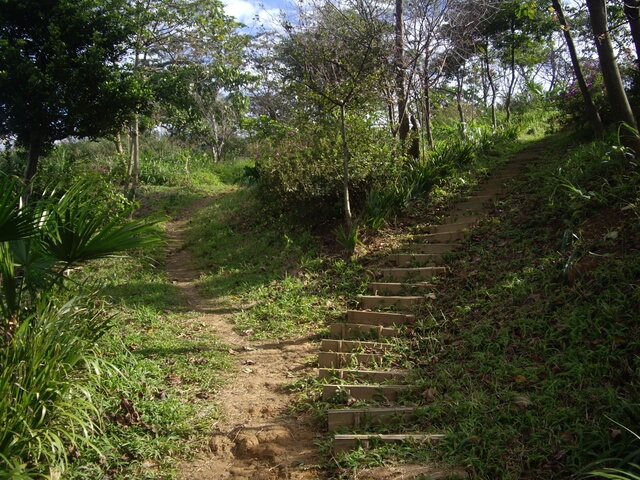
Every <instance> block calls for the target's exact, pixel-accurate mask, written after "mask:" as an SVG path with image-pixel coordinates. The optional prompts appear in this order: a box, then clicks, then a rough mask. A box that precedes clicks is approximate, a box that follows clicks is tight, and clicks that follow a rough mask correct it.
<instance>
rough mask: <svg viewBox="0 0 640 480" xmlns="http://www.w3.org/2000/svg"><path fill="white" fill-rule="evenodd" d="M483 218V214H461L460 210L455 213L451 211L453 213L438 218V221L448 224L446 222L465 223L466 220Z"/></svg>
mask: <svg viewBox="0 0 640 480" xmlns="http://www.w3.org/2000/svg"><path fill="white" fill-rule="evenodd" d="M483 218H485V216H484V215H463V214H461V213H460V212H458V213H456V212H453V214H450V215H447V216H446V217H443V218H442V219H441V220H440V223H442V224H448V223H467V222H471V223H473V222H476V223H477V222H479V221H480V220H482V219H483Z"/></svg>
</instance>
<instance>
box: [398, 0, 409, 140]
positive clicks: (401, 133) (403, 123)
mask: <svg viewBox="0 0 640 480" xmlns="http://www.w3.org/2000/svg"><path fill="white" fill-rule="evenodd" d="M395 17H396V25H395V67H396V96H397V102H398V138H399V139H400V140H401V141H405V140H406V139H407V137H408V136H409V129H410V125H409V115H408V113H407V103H408V102H407V91H406V90H407V88H406V85H405V76H406V67H405V59H404V4H403V0H396V10H395Z"/></svg>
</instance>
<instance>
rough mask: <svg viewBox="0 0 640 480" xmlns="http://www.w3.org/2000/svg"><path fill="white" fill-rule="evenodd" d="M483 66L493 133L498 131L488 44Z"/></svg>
mask: <svg viewBox="0 0 640 480" xmlns="http://www.w3.org/2000/svg"><path fill="white" fill-rule="evenodd" d="M484 64H485V70H486V74H487V82H488V83H489V88H490V89H491V123H492V125H493V130H494V131H495V130H497V129H498V117H497V115H496V85H495V83H494V82H493V73H491V64H490V62H489V42H487V43H486V48H485V50H484Z"/></svg>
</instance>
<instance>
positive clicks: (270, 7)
mask: <svg viewBox="0 0 640 480" xmlns="http://www.w3.org/2000/svg"><path fill="white" fill-rule="evenodd" d="M222 1H223V3H224V5H225V13H226V14H227V15H231V16H232V17H235V19H236V20H237V21H239V22H241V23H244V24H245V25H246V26H247V33H250V34H252V33H256V32H257V30H258V28H259V26H260V25H261V24H262V25H264V26H265V27H271V26H275V25H276V24H277V23H278V17H279V14H280V11H281V10H287V9H290V8H291V2H289V1H288V0H263V1H261V0H222Z"/></svg>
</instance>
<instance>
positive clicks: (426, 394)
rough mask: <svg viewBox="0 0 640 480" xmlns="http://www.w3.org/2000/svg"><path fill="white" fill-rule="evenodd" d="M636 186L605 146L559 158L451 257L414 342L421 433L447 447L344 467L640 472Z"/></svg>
mask: <svg viewBox="0 0 640 480" xmlns="http://www.w3.org/2000/svg"><path fill="white" fill-rule="evenodd" d="M639 189H640V173H639V172H638V167H637V165H636V164H635V162H634V161H633V160H632V159H631V158H629V157H627V156H626V155H625V152H624V151H620V150H619V149H616V148H613V147H611V146H610V145H606V144H596V145H588V146H584V147H580V148H578V149H576V150H575V151H574V152H573V153H563V154H560V155H559V154H557V152H554V154H553V155H549V156H547V157H546V158H545V159H544V160H542V161H540V162H538V163H537V164H536V165H535V167H534V168H532V169H531V170H530V173H529V174H528V175H527V176H526V177H524V178H522V180H521V181H518V182H517V183H515V184H514V185H513V188H512V195H511V196H510V197H509V198H508V199H505V201H504V202H501V203H499V204H498V209H497V210H496V212H495V216H493V217H492V218H487V219H486V220H485V221H483V222H482V224H481V226H480V227H479V228H477V229H476V230H474V231H473V234H472V236H471V238H469V239H468V240H467V241H465V243H464V246H463V248H462V249H461V251H460V252H459V253H457V254H455V255H452V259H451V261H449V262H448V265H449V266H450V268H451V275H450V276H449V277H448V278H446V279H442V280H441V281H440V283H439V284H438V291H437V295H436V299H435V300H433V301H432V302H430V303H429V304H428V305H427V306H425V307H423V308H421V309H420V310H419V311H417V316H418V319H419V322H418V325H417V326H416V328H415V331H414V335H413V337H412V338H411V339H410V340H409V342H410V343H411V346H412V352H413V353H412V356H411V357H410V359H411V360H412V362H413V363H414V365H415V368H416V375H415V379H416V384H417V385H418V386H419V387H420V388H419V389H418V391H419V392H422V395H421V396H417V397H416V398H415V401H416V402H418V403H421V404H423V405H426V406H427V407H428V412H429V413H428V415H426V416H424V417H422V418H421V419H420V425H419V428H418V431H420V432H426V433H445V434H447V437H446V439H444V440H442V441H440V442H439V443H437V444H435V445H433V446H432V445H429V446H422V445H415V446H414V447H415V448H413V449H409V451H408V452H404V451H402V449H397V450H394V448H395V447H388V446H384V447H381V448H380V449H372V450H370V451H369V452H367V453H364V452H362V451H356V452H355V453H353V454H350V455H346V456H344V457H342V458H341V459H340V462H339V466H340V468H341V469H345V470H346V471H348V469H350V468H355V467H354V466H355V465H359V466H361V465H371V464H375V463H376V462H382V461H383V459H384V461H393V459H402V461H407V462H412V461H414V460H415V457H416V456H419V455H422V456H424V457H425V458H427V459H428V460H427V461H432V460H433V461H444V462H446V463H450V464H453V465H460V466H463V467H465V468H466V469H467V470H468V472H469V473H470V474H471V476H472V477H473V478H486V479H489V478H490V479H497V478H500V479H532V480H533V479H540V478H569V477H571V476H572V475H574V474H577V473H580V472H582V473H584V472H586V471H587V470H588V469H589V468H590V467H593V462H597V461H599V460H604V459H611V458H614V459H625V462H627V463H638V460H639V459H640V458H639V457H640V447H639V445H638V440H637V438H636V437H635V436H634V435H632V434H631V433H630V432H628V431H626V430H625V429H624V428H622V427H621V425H622V426H628V427H629V428H631V429H634V428H635V426H636V425H637V424H638V420H639V419H640V418H639V417H640V407H638V404H639V403H640V402H639V401H638V400H639V397H638V377H637V372H638V367H639V366H640V365H639V363H640V360H639V354H640V344H639V341H638V338H640V337H639V335H640V324H638V322H637V320H638V318H639V314H640V288H639V286H638V279H639V278H640V217H639V215H638V210H637V204H638V198H639V197H638V192H639V191H640V190H639ZM389 449H391V450H393V451H389ZM420 452H422V453H420ZM609 463H613V464H615V461H613V462H609ZM344 478H348V475H347V476H345V477H344Z"/></svg>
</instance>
